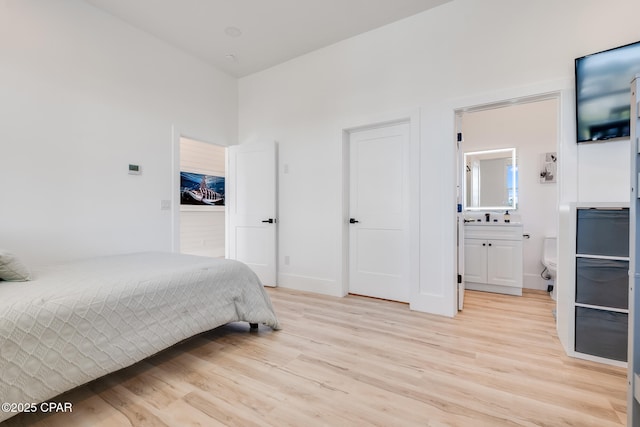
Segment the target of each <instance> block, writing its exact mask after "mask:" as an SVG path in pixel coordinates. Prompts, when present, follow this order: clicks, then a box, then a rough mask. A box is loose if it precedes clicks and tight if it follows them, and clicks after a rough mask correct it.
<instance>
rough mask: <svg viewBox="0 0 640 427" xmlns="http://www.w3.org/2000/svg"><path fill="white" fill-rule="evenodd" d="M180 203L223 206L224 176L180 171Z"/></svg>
mask: <svg viewBox="0 0 640 427" xmlns="http://www.w3.org/2000/svg"><path fill="white" fill-rule="evenodd" d="M180 204H181V205H203V206H224V177H223V176H213V175H203V174H199V173H192V172H180Z"/></svg>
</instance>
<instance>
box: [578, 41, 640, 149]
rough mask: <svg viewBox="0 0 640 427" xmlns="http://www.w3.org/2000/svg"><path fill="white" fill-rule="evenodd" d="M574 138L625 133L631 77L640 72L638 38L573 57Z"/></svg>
mask: <svg viewBox="0 0 640 427" xmlns="http://www.w3.org/2000/svg"><path fill="white" fill-rule="evenodd" d="M575 62H576V125H577V136H578V142H587V141H605V140H610V139H616V138H625V137H627V138H628V137H629V133H630V123H629V116H630V104H631V91H630V86H631V80H632V79H633V76H635V75H636V74H637V73H640V42H636V43H632V44H628V45H626V46H620V47H617V48H614V49H610V50H605V51H604V52H598V53H594V54H591V55H587V56H583V57H582V58H576V61H575Z"/></svg>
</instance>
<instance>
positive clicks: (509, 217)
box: [504, 211, 511, 223]
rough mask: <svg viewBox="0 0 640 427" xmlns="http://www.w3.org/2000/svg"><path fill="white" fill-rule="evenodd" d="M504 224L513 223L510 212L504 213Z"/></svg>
mask: <svg viewBox="0 0 640 427" xmlns="http://www.w3.org/2000/svg"><path fill="white" fill-rule="evenodd" d="M504 222H506V223H509V222H511V215H509V211H506V212H505V213H504Z"/></svg>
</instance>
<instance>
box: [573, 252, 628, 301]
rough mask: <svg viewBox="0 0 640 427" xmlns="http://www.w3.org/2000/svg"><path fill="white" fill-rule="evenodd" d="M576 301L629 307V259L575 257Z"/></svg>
mask: <svg viewBox="0 0 640 427" xmlns="http://www.w3.org/2000/svg"><path fill="white" fill-rule="evenodd" d="M576 302H577V303H582V304H590V305H599V306H604V307H614V308H622V309H626V308H628V307H629V261H621V260H612V259H596V258H577V259H576Z"/></svg>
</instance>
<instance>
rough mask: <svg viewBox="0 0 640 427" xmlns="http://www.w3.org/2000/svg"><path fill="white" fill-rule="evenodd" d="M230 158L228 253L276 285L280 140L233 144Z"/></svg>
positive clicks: (269, 282)
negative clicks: (277, 145)
mask: <svg viewBox="0 0 640 427" xmlns="http://www.w3.org/2000/svg"><path fill="white" fill-rule="evenodd" d="M227 162H228V165H227V172H228V175H227V183H226V193H227V194H226V201H227V205H228V215H227V217H228V219H229V224H228V233H227V234H228V245H227V246H228V255H227V257H228V258H230V259H235V260H238V261H242V262H244V263H245V264H247V265H248V266H249V267H251V269H252V270H253V271H254V272H255V273H256V274H257V275H258V277H259V278H260V280H261V281H262V283H263V284H264V285H265V286H276V284H277V278H276V277H277V192H276V185H277V158H276V143H275V142H274V141H268V142H260V143H252V144H240V145H234V146H231V147H229V149H228V159H227Z"/></svg>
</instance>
